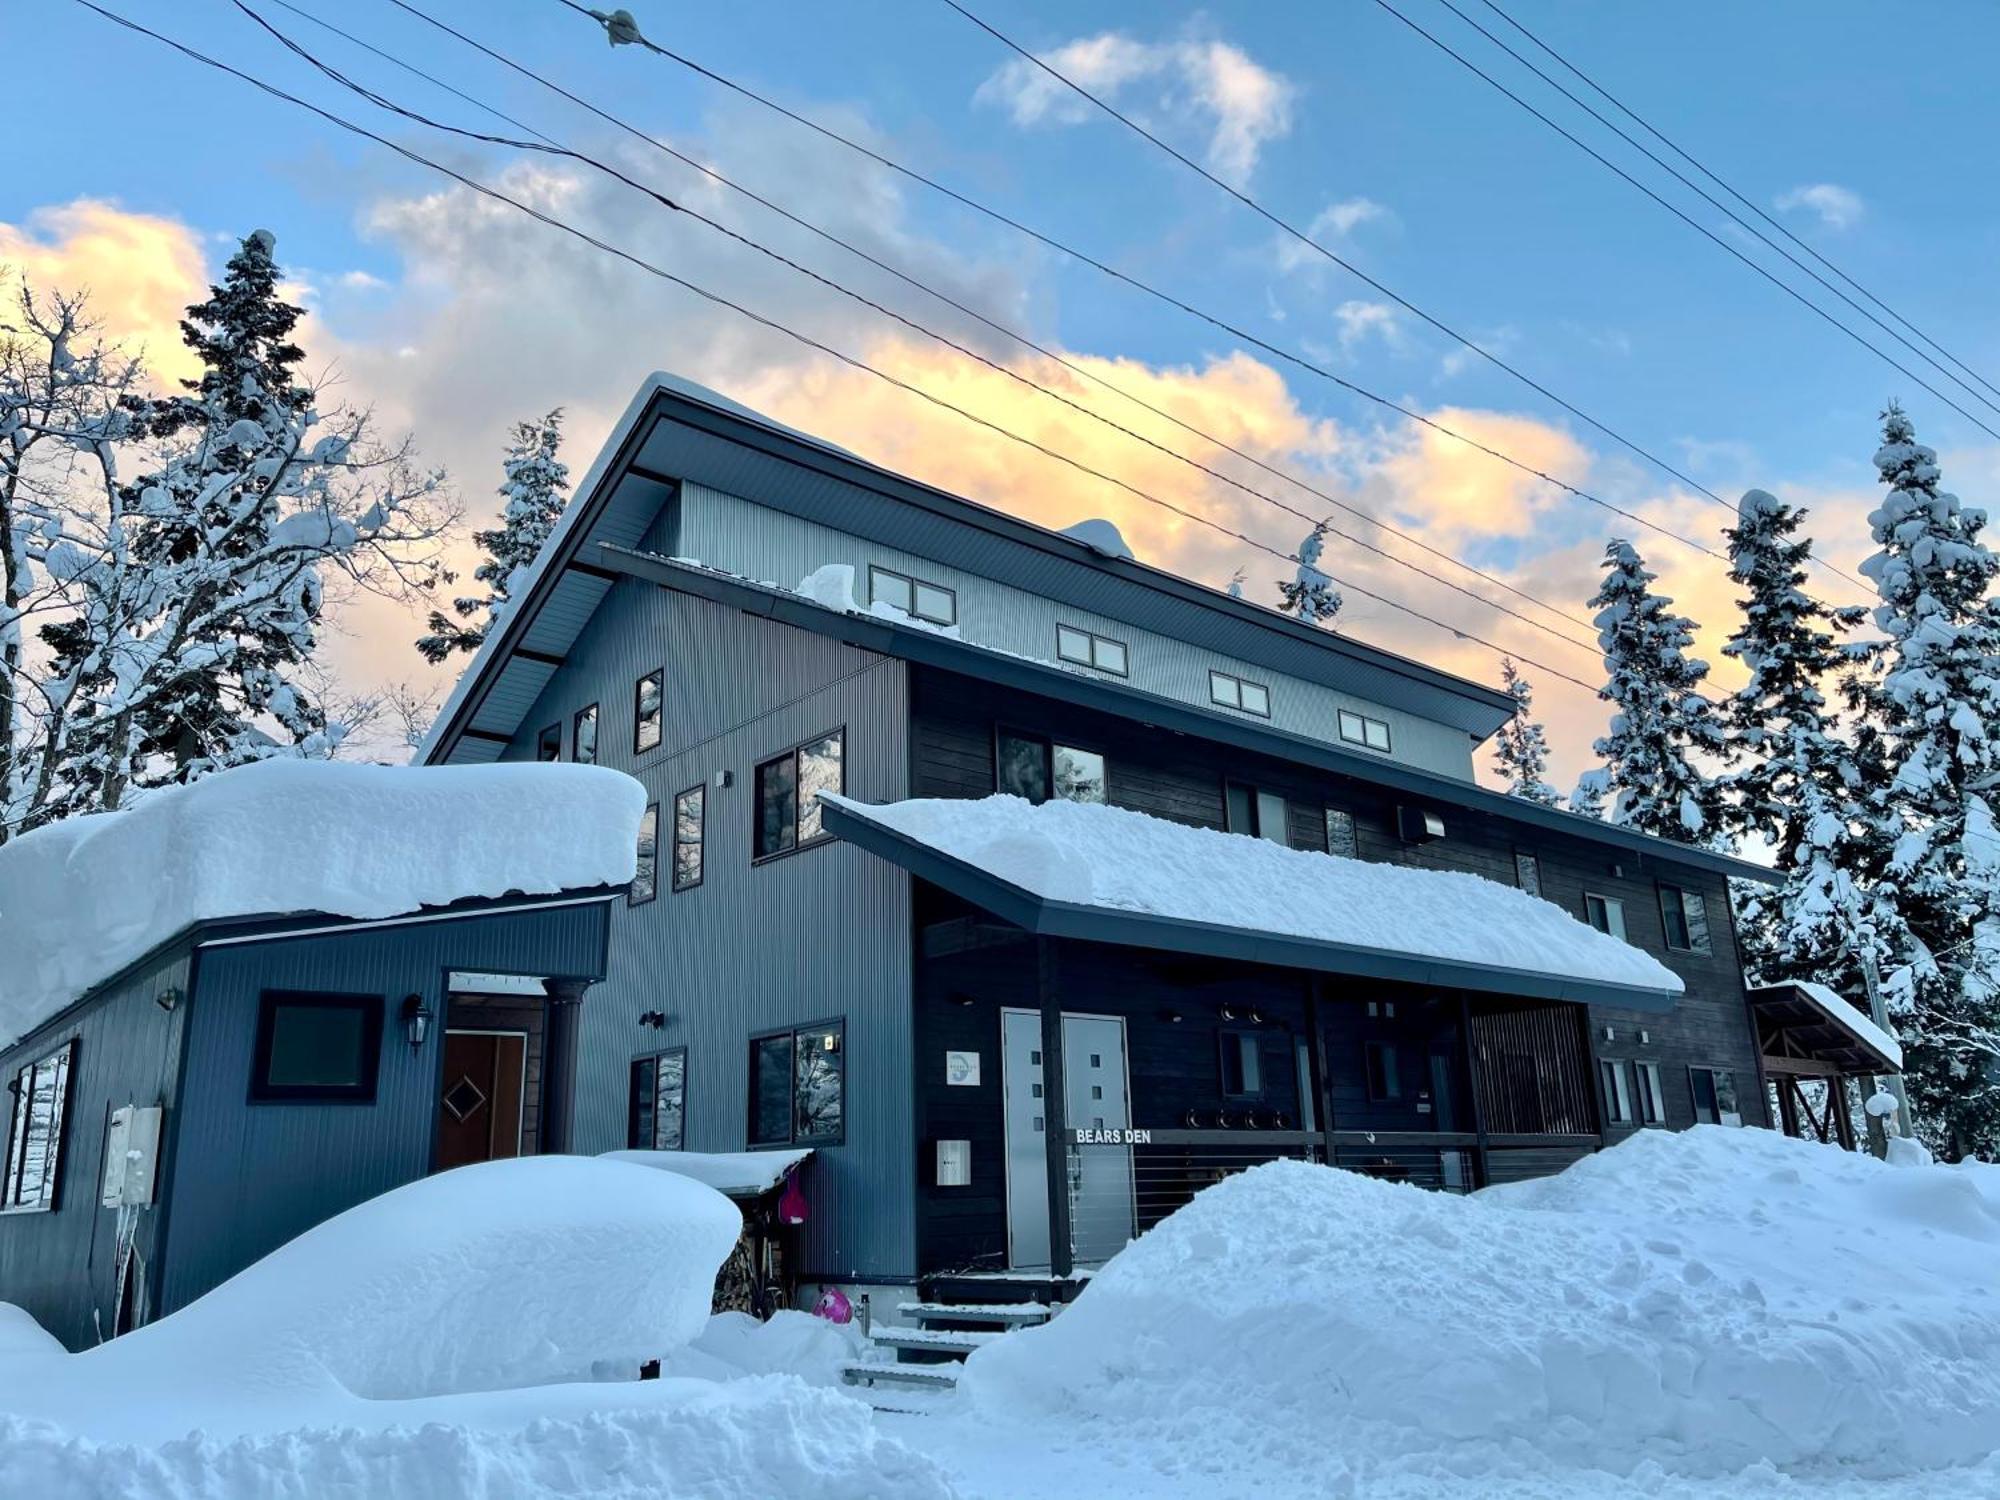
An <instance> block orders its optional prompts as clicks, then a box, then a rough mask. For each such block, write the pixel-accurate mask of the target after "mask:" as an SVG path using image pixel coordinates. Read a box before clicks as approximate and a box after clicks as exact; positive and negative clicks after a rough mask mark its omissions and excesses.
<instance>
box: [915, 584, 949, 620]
mask: <svg viewBox="0 0 2000 1500" xmlns="http://www.w3.org/2000/svg"><path fill="white" fill-rule="evenodd" d="M915 613H916V616H917V618H918V619H919V620H928V621H930V622H931V623H932V624H933V625H951V624H955V623H956V622H957V620H958V597H957V596H956V595H955V594H953V593H952V591H951V590H950V589H944V588H939V587H938V586H937V585H936V584H931V583H919V584H918V585H917V607H916V611H915Z"/></svg>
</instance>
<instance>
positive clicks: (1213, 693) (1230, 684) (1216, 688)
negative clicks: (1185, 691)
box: [1208, 672, 1243, 708]
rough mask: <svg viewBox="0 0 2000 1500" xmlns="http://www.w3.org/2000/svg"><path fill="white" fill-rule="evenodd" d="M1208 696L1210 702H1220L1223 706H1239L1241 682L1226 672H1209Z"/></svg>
mask: <svg viewBox="0 0 2000 1500" xmlns="http://www.w3.org/2000/svg"><path fill="white" fill-rule="evenodd" d="M1208 696H1209V700H1210V701H1211V702H1214V703H1220V704H1221V705H1222V706H1223V707H1224V708H1241V707H1242V706H1243V684H1242V683H1240V682H1238V681H1237V680H1236V679H1235V678H1234V677H1231V676H1230V675H1229V674H1228V673H1227V672H1210V673H1209V674H1208Z"/></svg>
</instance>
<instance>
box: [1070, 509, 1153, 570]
mask: <svg viewBox="0 0 2000 1500" xmlns="http://www.w3.org/2000/svg"><path fill="white" fill-rule="evenodd" d="M1062 534H1063V535H1064V536H1066V537H1069V538H1070V539H1071V540H1072V541H1078V542H1082V543H1083V545H1084V546H1086V547H1088V548H1089V549H1090V550H1091V551H1092V552H1095V553H1097V554H1098V555H1099V556H1101V557H1124V558H1133V553H1132V548H1131V547H1130V546H1129V545H1128V544H1127V543H1126V541H1125V533H1124V532H1122V531H1120V530H1119V529H1118V526H1117V523H1116V522H1112V521H1107V520H1105V519H1103V517H1101V516H1092V517H1091V518H1090V519H1089V520H1087V521H1078V522H1077V523H1076V524H1075V525H1074V526H1065V527H1063V529H1062ZM1133 560H1134V561H1137V559H1136V558H1133Z"/></svg>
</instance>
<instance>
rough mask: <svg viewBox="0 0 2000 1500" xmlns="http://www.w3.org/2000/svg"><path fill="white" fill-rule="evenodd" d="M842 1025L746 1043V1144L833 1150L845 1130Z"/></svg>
mask: <svg viewBox="0 0 2000 1500" xmlns="http://www.w3.org/2000/svg"><path fill="white" fill-rule="evenodd" d="M846 1033H847V1023H846V1022H845V1021H844V1020H838V1021H821V1022H816V1023H814V1024H812V1025H809V1026H797V1027H793V1028H791V1029H789V1030H786V1031H781V1032H773V1033H767V1034H765V1035H762V1036H755V1037H752V1038H751V1039H750V1104H749V1130H748V1135H749V1139H750V1144H751V1145H753V1146H789V1145H792V1144H794V1143H797V1144H801V1145H805V1144H811V1145H838V1144H839V1143H840V1142H841V1141H842V1140H843V1139H844V1138H845V1134H846V1127H847V1052H846Z"/></svg>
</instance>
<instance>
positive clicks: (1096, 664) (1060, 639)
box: [1056, 625, 1127, 677]
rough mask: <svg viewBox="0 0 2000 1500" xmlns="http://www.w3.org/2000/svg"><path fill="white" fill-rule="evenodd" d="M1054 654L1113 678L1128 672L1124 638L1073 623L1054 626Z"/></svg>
mask: <svg viewBox="0 0 2000 1500" xmlns="http://www.w3.org/2000/svg"><path fill="white" fill-rule="evenodd" d="M1056 655H1057V656H1059V657H1060V658H1062V660H1064V661H1067V662H1074V663H1075V664H1076V665H1077V666H1079V667H1093V668H1095V669H1096V670H1097V671H1099V672H1109V673H1111V674H1112V675H1113V676H1114V677H1123V676H1125V675H1126V672H1127V660H1126V654H1125V643H1124V642H1123V641H1114V640H1112V639H1111V637H1110V636H1108V635H1099V634H1098V633H1097V632H1096V631H1094V630H1084V629H1081V628H1079V627H1078V626H1075V625H1058V626H1056Z"/></svg>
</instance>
